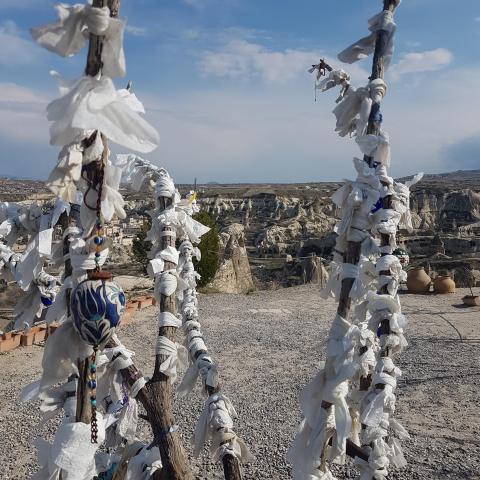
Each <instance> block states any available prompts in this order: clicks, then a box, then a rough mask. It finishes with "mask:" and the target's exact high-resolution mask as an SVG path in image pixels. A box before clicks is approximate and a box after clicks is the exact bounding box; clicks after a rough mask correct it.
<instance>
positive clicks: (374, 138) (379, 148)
mask: <svg viewBox="0 0 480 480" xmlns="http://www.w3.org/2000/svg"><path fill="white" fill-rule="evenodd" d="M355 141H356V142H357V145H358V146H359V147H360V150H361V151H362V153H363V154H364V155H367V156H369V157H373V161H374V162H376V163H378V164H381V165H385V166H386V167H388V166H390V138H389V136H388V133H387V132H384V131H383V130H381V131H380V133H379V134H378V135H373V134H368V135H358V136H357V138H356V139H355Z"/></svg>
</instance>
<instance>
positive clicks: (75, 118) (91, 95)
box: [47, 76, 159, 152]
mask: <svg viewBox="0 0 480 480" xmlns="http://www.w3.org/2000/svg"><path fill="white" fill-rule="evenodd" d="M62 92H64V93H63V96H62V97H60V98H59V99H57V100H54V101H53V102H51V103H50V104H49V105H48V106H47V118H48V119H49V120H50V121H51V122H53V123H52V125H51V126H50V143H51V144H52V145H61V146H64V145H70V144H72V143H75V142H76V141H79V140H81V139H83V138H84V137H85V136H86V132H87V131H92V130H98V131H100V132H102V133H103V134H105V135H106V137H107V138H108V139H109V140H111V141H112V142H114V143H118V144H119V145H122V146H124V147H127V148H131V149H132V150H137V151H139V152H151V151H152V150H154V149H155V148H156V147H157V146H158V142H159V138H158V133H157V132H156V130H155V129H154V128H153V127H152V126H151V125H150V124H149V123H147V122H146V121H145V120H144V119H143V118H142V117H141V116H140V115H139V114H140V113H144V109H143V105H142V104H141V103H140V102H139V101H138V100H137V98H136V97H135V96H134V95H133V94H131V93H130V92H128V91H127V90H118V91H117V90H116V89H115V86H114V85H113V82H112V80H111V79H110V78H109V77H107V76H102V77H100V78H97V77H90V76H85V77H81V78H80V79H78V80H76V81H74V82H71V83H70V84H68V86H67V87H62Z"/></svg>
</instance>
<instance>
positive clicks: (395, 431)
mask: <svg viewBox="0 0 480 480" xmlns="http://www.w3.org/2000/svg"><path fill="white" fill-rule="evenodd" d="M399 4H400V0H384V1H383V7H384V8H383V10H382V12H380V13H379V14H377V15H375V16H374V17H372V18H371V19H370V20H369V22H368V24H369V30H370V34H369V35H368V36H366V37H364V38H362V39H360V40H359V41H357V42H355V43H354V44H353V45H351V46H350V47H348V48H347V49H345V50H344V51H342V52H341V53H340V54H339V55H338V59H339V60H340V61H342V62H345V63H349V64H351V63H354V62H356V61H358V60H360V59H363V58H366V57H368V56H369V55H372V54H373V67H372V74H371V76H370V77H369V79H368V83H367V84H366V85H365V86H363V87H359V88H355V87H354V86H352V85H351V83H350V76H349V75H348V73H347V72H345V71H344V70H340V69H334V68H333V67H332V66H330V65H328V64H327V63H326V62H325V61H324V60H321V61H320V63H319V64H317V65H313V66H312V69H311V70H310V71H311V72H312V73H313V72H315V73H316V77H317V78H316V82H317V83H316V89H318V90H321V91H326V90H330V89H332V88H335V87H337V86H338V87H340V95H339V97H338V98H337V106H336V107H335V109H334V110H333V113H334V114H335V117H336V128H335V131H336V132H337V133H338V134H339V135H340V136H341V137H354V138H355V142H356V143H357V145H358V147H359V148H360V151H361V153H362V154H363V156H362V158H354V160H353V163H354V167H355V170H356V174H357V176H356V179H355V180H354V181H347V182H346V183H345V184H344V185H343V186H342V187H341V188H340V189H339V190H338V191H337V192H336V193H335V194H334V195H333V197H332V200H333V202H334V204H335V205H336V207H337V214H338V217H339V221H338V223H337V225H336V227H335V233H336V234H337V240H336V245H335V250H334V260H333V262H332V264H331V274H330V278H329V282H328V284H327V286H326V288H325V290H324V292H323V294H324V297H325V298H327V297H328V296H332V297H333V298H335V299H336V300H337V301H338V309H337V314H336V316H335V318H334V320H333V322H332V326H331V329H330V332H329V335H328V339H327V358H326V360H325V362H324V363H323V364H322V367H321V369H320V371H319V372H318V374H317V375H316V377H315V378H314V379H313V380H312V381H311V383H310V384H308V385H307V386H306V388H305V389H304V390H303V392H302V394H301V397H300V403H301V410H302V413H303V420H302V423H301V425H300V429H299V431H298V433H297V435H296V437H295V440H294V442H293V444H292V446H291V448H290V450H289V460H290V461H291V463H292V465H293V477H294V479H295V480H314V479H317V480H333V479H334V478H335V477H334V475H333V473H332V471H331V469H330V466H331V464H333V463H336V464H343V463H345V459H346V456H350V457H352V458H353V459H354V462H355V464H356V466H357V468H358V470H359V471H360V478H361V479H362V480H371V479H376V480H382V479H385V478H386V477H387V475H388V468H389V467H390V466H394V467H397V468H401V467H403V466H405V465H406V462H405V458H404V456H403V453H402V449H401V446H400V440H402V439H405V438H407V437H408V433H407V432H406V430H405V429H404V428H403V427H402V426H401V425H400V423H399V422H398V421H397V420H396V419H395V418H394V412H395V400H396V398H395V388H396V385H397V379H398V377H399V376H400V375H401V371H400V369H399V368H398V367H396V366H395V364H394V362H393V356H394V355H395V354H398V353H400V352H401V351H402V350H403V349H404V348H405V347H406V346H407V342H406V340H405V337H404V328H405V326H406V324H407V320H406V318H405V316H404V315H403V314H402V312H401V306H400V299H399V296H398V293H397V292H398V288H399V284H400V282H401V281H403V280H404V279H405V272H404V271H403V270H402V265H401V263H400V261H399V259H398V257H397V256H395V255H393V252H394V250H395V248H396V233H397V229H398V228H399V226H404V227H405V228H407V229H411V228H412V225H411V218H410V211H409V195H410V191H409V188H410V186H412V185H413V184H414V183H416V182H417V181H419V180H420V179H421V176H422V175H418V176H416V177H415V178H414V179H413V180H412V181H411V182H406V183H405V184H402V183H399V182H396V181H394V180H393V178H392V177H390V176H389V175H388V172H387V168H388V167H389V165H390V157H391V153H390V142H389V136H388V134H387V132H386V131H385V130H384V129H383V126H382V125H383V115H382V113H381V102H382V100H383V98H384V96H385V95H386V93H387V85H386V83H385V81H384V73H385V71H386V69H387V68H388V66H389V65H390V62H391V59H392V55H393V49H394V35H395V31H396V25H395V23H394V12H395V10H396V8H397V7H398V6H399ZM323 77H325V78H323Z"/></svg>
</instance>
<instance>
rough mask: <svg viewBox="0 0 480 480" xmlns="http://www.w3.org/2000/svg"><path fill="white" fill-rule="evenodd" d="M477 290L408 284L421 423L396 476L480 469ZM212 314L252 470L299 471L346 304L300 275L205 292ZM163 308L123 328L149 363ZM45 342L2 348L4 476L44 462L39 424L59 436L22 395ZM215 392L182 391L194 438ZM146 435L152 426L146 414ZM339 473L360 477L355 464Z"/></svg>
mask: <svg viewBox="0 0 480 480" xmlns="http://www.w3.org/2000/svg"><path fill="white" fill-rule="evenodd" d="M464 294H465V292H458V293H457V294H455V295H447V296H415V295H402V304H403V306H404V312H405V313H406V314H407V315H408V317H409V320H410V324H409V326H408V328H407V339H408V341H409V343H410V346H409V348H408V349H407V350H406V351H405V352H404V353H403V354H402V355H401V357H400V358H399V359H398V364H399V366H400V367H401V368H402V369H403V371H404V375H403V378H402V379H401V380H400V382H399V388H398V391H397V393H398V401H397V417H398V418H399V420H400V421H401V422H402V423H403V425H404V426H405V427H406V428H407V430H409V432H410V433H411V437H412V438H411V440H409V441H407V442H405V444H404V450H405V453H406V457H407V460H408V461H409V466H408V467H407V468H406V469H405V470H403V471H401V472H392V474H391V475H390V476H389V478H390V479H392V480H395V479H412V480H413V479H422V480H426V479H432V480H433V479H435V480H438V479H459V480H460V479H462V480H473V479H480V420H479V418H478V405H477V402H478V400H479V398H480V361H479V348H480V328H479V326H480V325H479V323H480V308H477V309H473V310H472V309H463V308H457V307H455V306H452V305H454V304H459V303H461V302H460V298H461V297H462V296H463V295H464ZM200 309H201V321H202V323H203V325H204V331H205V333H206V335H207V340H208V345H209V346H210V350H211V353H212V354H213V355H214V356H215V357H216V358H217V359H218V361H219V363H220V374H221V379H222V383H223V385H224V387H225V392H226V393H227V395H229V396H230V398H231V399H232V400H233V403H234V405H235V407H236V409H237V412H238V414H239V418H238V419H237V421H236V429H237V430H238V432H239V433H240V434H241V435H242V436H243V437H244V438H245V440H246V441H247V442H248V443H249V444H250V445H251V447H252V452H253V453H254V454H255V455H256V457H257V460H256V462H255V463H254V464H252V465H249V466H247V467H246V468H245V480H272V479H275V480H277V479H278V480H287V479H290V478H291V477H290V468H289V465H288V464H287V462H286V460H285V453H286V449H287V448H288V446H289V444H290V442H291V439H292V436H293V434H294V432H295V429H296V428H297V426H298V423H299V420H300V413H299V409H298V393H299V392H300V390H301V388H302V387H303V386H304V385H305V384H306V383H307V382H308V381H309V380H310V379H311V378H312V376H313V375H314V373H315V371H316V368H317V365H318V363H319V361H320V360H322V358H323V357H324V352H325V348H324V341H325V337H326V334H327V331H328V328H329V324H330V321H331V319H332V318H333V313H334V310H335V305H334V303H333V302H332V301H328V302H325V301H323V300H321V299H320V298H319V297H318V288H316V287H313V286H306V287H297V288H291V289H285V290H278V291H275V292H258V293H254V294H251V295H247V296H240V295H238V296H237V295H208V296H204V295H202V296H201V297H200ZM155 318H156V313H155V310H154V309H153V308H152V309H148V310H146V311H142V312H139V314H138V319H137V320H136V322H135V323H133V324H131V325H129V326H126V327H125V328H122V329H121V330H120V334H119V335H120V337H121V338H122V340H123V341H124V343H125V344H126V345H127V346H128V347H131V348H132V349H133V350H135V351H136V352H137V358H136V363H137V364H138V365H139V366H140V367H141V368H142V370H143V371H144V373H145V374H148V373H149V372H151V370H152V369H153V364H152V359H151V352H153V341H154V336H155V333H154V332H155V330H156V328H155V325H156V320H155ZM42 351H43V348H42V347H40V346H33V347H27V348H23V349H17V350H15V351H13V352H11V353H9V354H4V355H0V371H1V372H2V373H1V375H2V377H1V378H2V381H1V384H0V418H1V419H2V423H1V427H0V432H1V435H2V442H1V449H0V478H1V479H2V480H13V479H26V478H28V477H29V475H30V473H31V472H33V471H35V469H36V468H37V467H36V462H35V456H36V451H35V448H34V447H32V445H31V442H32V441H33V440H34V438H35V436H36V435H38V434H40V435H42V436H43V437H47V438H48V437H49V436H50V437H51V435H52V433H53V432H54V431H55V422H50V423H49V424H47V425H45V426H43V427H41V428H38V427H37V425H38V423H39V421H40V415H39V412H38V405H36V404H32V405H22V404H20V403H19V401H18V395H19V392H20V390H21V387H22V386H23V385H25V384H27V383H29V382H31V381H33V380H35V379H36V378H37V376H38V375H39V373H40V363H41V356H42ZM202 401H203V399H202V398H201V396H200V393H199V391H195V392H194V393H193V394H192V395H191V397H190V398H188V399H187V400H185V401H181V402H176V412H177V422H178V423H179V425H180V426H181V432H182V435H183V436H184V438H185V441H186V442H188V441H189V439H190V437H191V433H192V431H193V428H194V424H195V421H196V418H197V417H198V415H199V413H200V411H201V408H202ZM141 435H142V436H145V437H146V438H148V436H149V432H148V427H147V426H146V425H143V424H142V429H141ZM195 469H196V470H197V471H199V472H201V473H198V476H197V478H198V479H199V480H206V479H209V480H212V479H213V480H218V479H221V478H222V475H221V472H220V470H219V468H218V466H217V465H213V464H211V463H210V461H209V459H208V454H206V455H204V456H202V457H201V458H200V459H198V460H195ZM338 473H339V475H338V476H339V478H355V471H354V468H353V467H352V466H351V465H350V464H348V465H347V466H345V467H342V468H339V469H338Z"/></svg>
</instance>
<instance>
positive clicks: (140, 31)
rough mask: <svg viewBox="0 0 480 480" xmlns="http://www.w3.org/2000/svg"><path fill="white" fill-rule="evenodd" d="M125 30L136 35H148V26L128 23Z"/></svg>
mask: <svg viewBox="0 0 480 480" xmlns="http://www.w3.org/2000/svg"><path fill="white" fill-rule="evenodd" d="M125 31H126V32H127V33H129V34H130V35H133V36H134V37H146V36H148V29H147V27H138V26H136V25H128V24H127V25H126V26H125Z"/></svg>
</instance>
